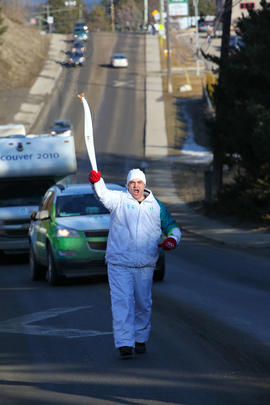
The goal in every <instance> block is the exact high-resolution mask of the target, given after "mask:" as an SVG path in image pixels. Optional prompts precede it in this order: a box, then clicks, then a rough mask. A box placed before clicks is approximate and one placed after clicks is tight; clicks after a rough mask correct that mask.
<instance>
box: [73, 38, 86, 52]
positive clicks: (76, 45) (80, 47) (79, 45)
mask: <svg viewBox="0 0 270 405" xmlns="http://www.w3.org/2000/svg"><path fill="white" fill-rule="evenodd" d="M76 51H80V52H84V51H85V45H84V42H83V41H81V40H79V39H78V40H75V41H74V42H73V44H72V46H71V52H76Z"/></svg>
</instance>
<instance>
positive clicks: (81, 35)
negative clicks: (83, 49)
mask: <svg viewBox="0 0 270 405" xmlns="http://www.w3.org/2000/svg"><path fill="white" fill-rule="evenodd" d="M72 36H73V39H80V40H82V41H87V39H88V34H87V32H85V30H82V29H80V28H76V29H74V31H73V34H72Z"/></svg>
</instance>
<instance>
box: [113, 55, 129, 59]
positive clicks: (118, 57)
mask: <svg viewBox="0 0 270 405" xmlns="http://www.w3.org/2000/svg"><path fill="white" fill-rule="evenodd" d="M113 59H126V57H125V55H114V56H113Z"/></svg>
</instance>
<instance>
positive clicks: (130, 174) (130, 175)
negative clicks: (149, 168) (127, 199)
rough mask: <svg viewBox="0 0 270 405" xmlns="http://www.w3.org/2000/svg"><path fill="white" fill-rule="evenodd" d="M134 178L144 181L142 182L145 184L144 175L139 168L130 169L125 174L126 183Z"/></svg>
mask: <svg viewBox="0 0 270 405" xmlns="http://www.w3.org/2000/svg"><path fill="white" fill-rule="evenodd" d="M135 179H140V180H142V181H143V182H144V184H145V185H146V177H145V174H144V172H142V171H141V170H140V169H132V170H130V171H129V172H128V175H127V185H128V183H129V182H130V181H131V180H135Z"/></svg>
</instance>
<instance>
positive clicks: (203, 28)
mask: <svg viewBox="0 0 270 405" xmlns="http://www.w3.org/2000/svg"><path fill="white" fill-rule="evenodd" d="M198 31H199V32H207V33H211V32H212V31H213V23H210V22H207V21H201V22H200V23H199V25H198Z"/></svg>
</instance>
